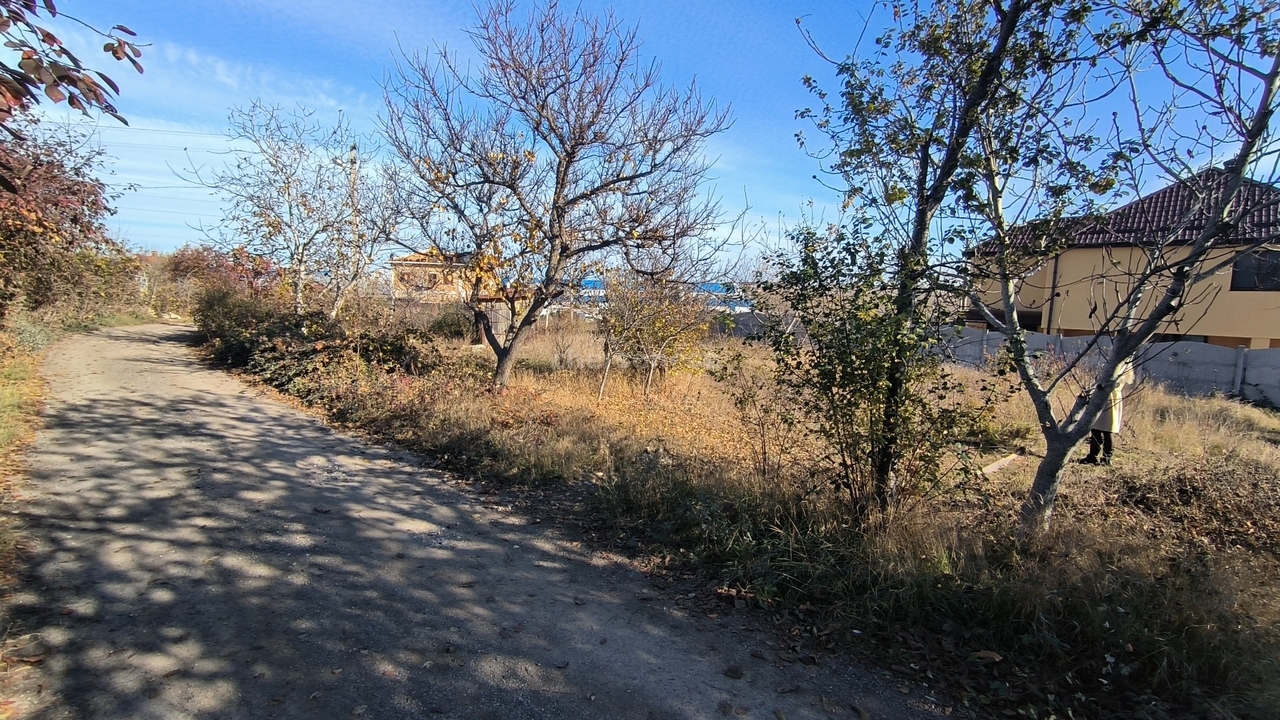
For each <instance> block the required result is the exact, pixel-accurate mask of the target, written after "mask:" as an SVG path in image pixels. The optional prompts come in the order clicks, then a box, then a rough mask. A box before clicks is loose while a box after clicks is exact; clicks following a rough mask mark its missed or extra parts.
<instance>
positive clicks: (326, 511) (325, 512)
mask: <svg viewBox="0 0 1280 720" xmlns="http://www.w3.org/2000/svg"><path fill="white" fill-rule="evenodd" d="M311 509H312V510H314V511H316V512H318V513H320V514H321V515H328V514H329V512H330V510H329V508H322V507H313V508H311Z"/></svg>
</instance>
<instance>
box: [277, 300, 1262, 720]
mask: <svg viewBox="0 0 1280 720" xmlns="http://www.w3.org/2000/svg"><path fill="white" fill-rule="evenodd" d="M598 347H599V346H598V342H597V341H596V340H595V339H594V338H593V337H592V336H590V334H589V333H587V332H585V331H584V328H583V327H581V326H580V325H579V326H569V327H561V328H552V329H549V330H547V331H545V332H541V333H539V334H538V335H537V336H535V338H533V341H532V342H531V343H530V344H529V345H528V346H527V347H526V348H525V354H524V357H525V360H524V362H522V363H521V364H520V365H519V366H518V368H517V372H516V374H515V378H514V382H513V383H512V386H511V388H509V389H508V390H506V391H505V392H502V393H495V392H492V391H490V390H488V389H486V387H487V374H488V371H489V368H488V363H489V362H490V358H489V355H488V354H487V353H486V352H484V351H483V350H481V351H479V352H477V351H475V350H473V349H471V348H469V347H467V346H465V345H462V344H454V345H449V346H446V347H445V348H444V353H443V359H442V360H441V362H440V363H439V365H438V366H437V367H436V369H435V370H434V371H432V372H430V373H428V374H426V375H424V376H421V377H410V376H406V375H403V374H399V373H396V372H387V371H384V370H380V369H378V368H377V367H374V366H372V365H370V364H369V363H368V362H365V361H362V360H360V359H359V358H358V357H355V356H354V355H353V354H351V353H349V352H346V353H344V352H340V351H337V350H334V349H333V348H330V349H327V350H325V351H323V352H319V351H316V350H315V349H314V348H311V349H305V348H304V349H303V350H302V351H299V352H298V353H295V354H293V355H288V354H286V355H288V357H285V358H284V359H279V358H277V359H276V360H274V361H273V362H274V363H275V365H290V364H291V363H292V365H293V366H297V367H302V366H305V367H306V368H308V369H307V371H306V372H290V373H284V374H283V375H273V376H272V377H275V378H276V384H277V385H280V386H281V387H283V388H284V389H286V390H287V391H289V392H292V393H294V394H295V395H298V396H300V397H302V398H304V399H307V400H308V401H310V402H312V403H315V404H317V405H320V406H322V407H324V408H325V409H326V410H327V411H328V412H329V413H330V414H331V415H332V416H333V417H335V418H337V419H339V420H341V421H344V422H347V423H350V424H352V425H355V426H359V427H361V428H363V429H365V430H367V431H370V432H373V433H375V434H377V435H380V436H382V437H385V438H388V439H393V440H396V441H398V442H400V443H402V444H404V445H407V446H410V447H414V448H417V449H420V450H423V451H426V452H429V453H431V454H432V455H434V456H435V457H436V458H437V460H438V461H439V462H441V463H442V464H444V465H446V466H449V467H452V468H454V469H457V470H459V471H461V472H464V473H468V474H472V475H476V476H483V477H486V478H506V479H508V480H510V481H512V482H518V483H548V482H550V483H561V482H565V483H571V484H580V483H590V484H591V485H593V486H594V487H595V488H596V493H595V497H596V504H595V511H596V512H597V513H599V514H600V515H601V516H602V517H603V518H605V519H606V520H607V521H608V526H609V528H610V529H609V532H610V533H611V534H612V536H613V537H615V538H617V539H618V540H620V541H622V540H626V541H628V542H630V543H631V544H633V546H634V545H635V544H639V545H640V546H641V547H645V546H648V547H652V548H655V550H656V551H657V552H658V553H659V554H660V555H661V556H663V557H665V558H666V559H667V562H678V563H681V564H685V565H687V566H688V565H692V566H696V567H700V568H701V569H702V570H703V571H704V572H708V573H714V574H717V575H719V576H720V577H721V578H722V579H723V580H724V581H725V582H726V583H729V584H731V585H734V586H736V587H738V588H739V589H741V590H742V591H744V592H745V593H747V594H748V595H749V596H751V597H754V598H756V599H757V600H758V601H760V602H761V603H762V604H764V605H765V606H767V607H770V608H773V609H774V610H775V611H777V612H778V613H780V614H779V617H787V618H791V621H792V622H795V623H797V627H798V628H800V629H802V630H803V631H805V632H808V631H813V632H815V633H818V634H819V636H820V637H821V638H822V640H823V641H824V642H828V643H833V644H837V645H839V646H840V647H842V648H844V649H852V650H853V651H855V652H866V653H868V654H869V655H871V656H873V657H874V658H876V660H877V661H879V662H885V663H886V664H888V663H893V664H895V665H897V666H898V667H900V668H904V669H906V672H907V674H915V675H920V676H921V679H922V680H924V679H927V681H928V682H929V684H930V685H931V686H932V687H934V688H935V690H937V691H940V692H942V693H944V694H947V695H948V696H949V697H951V698H953V699H955V700H956V702H957V703H959V704H958V705H957V710H958V711H960V710H965V708H966V706H968V709H969V711H970V713H971V714H977V715H984V714H986V713H987V712H989V711H994V710H995V709H1000V710H1002V711H1003V710H1008V711H1010V712H1014V713H1022V714H1024V715H1027V716H1032V715H1030V714H1031V713H1035V715H1034V716H1036V717H1048V716H1050V714H1052V713H1057V714H1058V715H1057V716H1058V717H1064V716H1068V715H1067V714H1068V713H1074V716H1075V717H1081V716H1088V717H1096V716H1103V715H1108V716H1117V715H1124V716H1131V717H1194V716H1203V717H1223V718H1229V717H1254V718H1269V717H1276V716H1280V691H1278V690H1277V689H1278V688H1280V604H1278V599H1280V595H1278V594H1277V591H1276V580H1277V579H1280V562H1278V561H1277V557H1278V552H1277V551H1278V550H1280V487H1277V486H1278V485H1280V481H1278V480H1277V478H1278V477H1280V416H1277V415H1276V414H1275V413H1273V412H1270V411H1265V410H1261V409H1258V408H1252V407H1247V406H1244V405H1241V404H1239V403H1235V402H1232V401H1229V400H1224V399H1214V398H1210V399H1187V398H1181V397H1176V396H1173V395H1169V394H1166V393H1164V392H1162V391H1160V390H1159V389H1158V388H1152V387H1145V388H1141V390H1140V392H1138V393H1135V394H1134V395H1133V397H1132V401H1131V402H1130V403H1129V414H1128V420H1127V423H1128V424H1127V427H1126V429H1125V430H1124V431H1123V432H1122V433H1121V434H1120V435H1119V437H1118V438H1117V443H1118V448H1117V458H1116V464H1115V466H1114V467H1111V468H1083V467H1079V466H1073V467H1072V468H1071V469H1070V470H1069V472H1068V477H1067V479H1066V481H1065V485H1064V492H1063V495H1062V500H1061V503H1060V507H1059V511H1058V514H1057V516H1056V518H1057V519H1056V528H1055V530H1054V532H1053V533H1052V535H1051V536H1050V537H1048V538H1046V539H1044V541H1043V542H1041V543H1040V544H1039V545H1037V546H1035V547H1027V546H1025V545H1022V544H1020V543H1018V542H1017V541H1016V540H1015V539H1014V537H1013V532H1012V530H1013V522H1014V517H1015V515H1016V510H1017V505H1018V503H1019V502H1020V501H1021V499H1022V497H1023V495H1024V493H1025V492H1026V489H1027V487H1028V486H1029V483H1030V477H1031V474H1032V472H1033V471H1034V466H1035V462H1036V459H1037V458H1036V455H1037V454H1038V453H1039V452H1040V450H1041V446H1040V440H1039V436H1038V434H1037V433H1035V432H1034V427H1035V420H1034V416H1033V414H1032V412H1031V409H1030V407H1029V406H1028V403H1027V402H1026V401H1025V399H1024V398H1023V397H1022V396H1021V395H1013V396H1011V397H1010V399H1009V400H1008V401H1007V402H1005V403H1004V404H1003V405H1002V406H1000V407H998V408H995V412H993V414H992V420H991V427H990V428H986V429H984V431H983V432H982V433H980V435H981V440H982V441H983V442H985V443H987V446H986V447H966V448H960V449H959V450H961V451H963V452H964V453H966V454H969V455H977V461H978V462H981V461H983V460H985V459H987V458H995V457H999V456H1001V455H1003V454H1005V453H1008V452H1010V451H1011V450H1013V449H1014V447H1016V446H1026V450H1027V455H1026V456H1025V457H1023V458H1020V459H1019V460H1018V461H1016V462H1014V463H1013V464H1012V465H1010V466H1009V467H1008V468H1007V469H1005V470H1003V471H1001V472H1000V473H999V474H997V475H995V476H994V477H991V478H987V479H985V480H983V481H981V482H972V481H965V482H961V480H960V476H957V479H956V482H955V483H954V484H952V485H950V486H947V487H942V488H937V489H936V490H935V492H934V493H932V494H931V495H929V496H927V497H924V498H921V499H918V500H917V501H915V502H914V503H912V504H911V505H909V507H908V508H906V509H904V510H902V511H900V512H899V513H898V514H897V515H896V516H895V517H894V518H892V521H891V522H890V523H889V524H888V526H887V529H884V530H881V531H877V532H873V533H867V532H862V531H860V530H859V529H858V528H856V527H853V526H852V525H851V524H850V523H849V522H848V520H847V518H846V517H845V514H844V513H843V511H842V508H841V506H840V503H839V500H838V498H837V497H836V496H835V495H834V494H832V493H829V492H823V491H822V490H821V488H820V487H819V488H815V487H814V486H813V480H812V473H811V468H810V466H809V465H808V464H807V463H806V462H805V458H806V456H807V455H809V454H810V451H811V450H812V447H811V446H806V445H805V441H804V440H803V439H798V438H791V439H783V440H779V439H778V438H781V437H782V436H781V435H779V436H777V437H775V438H773V440H771V442H776V443H778V444H779V445H781V447H779V448H778V449H777V452H778V453H781V454H782V456H783V457H784V458H786V461H785V462H783V463H781V464H779V465H778V466H777V469H776V470H774V471H770V472H769V473H768V474H767V475H763V474H762V473H761V471H760V465H759V464H758V463H757V462H756V461H755V459H754V456H753V453H752V450H751V448H753V447H754V446H756V445H758V444H759V442H760V433H761V428H760V426H759V425H758V424H752V422H746V421H745V420H748V419H749V418H744V416H743V414H742V413H740V412H739V408H738V407H735V405H734V403H733V401H732V399H731V397H730V394H729V393H728V392H727V388H726V387H725V386H724V385H722V384H720V383H717V382H715V381H713V380H711V379H710V378H709V377H708V376H707V375H705V374H685V375H673V376H672V377H670V378H667V379H666V380H665V381H664V383H663V385H662V386H661V392H659V393H657V394H655V395H653V396H651V397H649V398H647V399H646V398H645V397H644V396H643V392H642V390H641V388H640V384H639V383H638V382H637V380H636V378H634V377H633V376H629V375H628V374H626V373H618V374H617V375H616V376H615V378H614V379H613V380H611V381H610V383H609V387H608V388H607V392H606V394H605V399H604V401H603V402H599V403H597V401H596V394H597V390H598V383H599V371H598V369H597V367H596V366H597V365H598V364H599V361H600V355H599V349H598ZM290 358H292V359H290ZM758 359H759V358H757V360H758ZM268 364H270V363H268ZM268 374H269V375H270V373H268ZM279 378H285V380H280V379H279ZM972 378H973V380H974V381H975V382H981V380H982V378H981V377H980V376H979V375H977V374H973V375H972ZM1062 400H1063V401H1064V402H1065V401H1068V400H1070V398H1069V397H1064V398H1062ZM787 451H789V454H788V452H787ZM852 627H857V628H859V629H860V630H862V631H863V632H862V633H860V634H853V633H851V632H847V631H845V630H841V629H839V628H845V629H848V628H852ZM819 630H820V631H821V632H819ZM996 657H999V658H1000V659H999V660H994V659H993V658H996ZM926 674H927V675H926Z"/></svg>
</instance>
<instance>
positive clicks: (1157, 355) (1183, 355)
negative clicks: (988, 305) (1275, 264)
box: [947, 328, 1280, 407]
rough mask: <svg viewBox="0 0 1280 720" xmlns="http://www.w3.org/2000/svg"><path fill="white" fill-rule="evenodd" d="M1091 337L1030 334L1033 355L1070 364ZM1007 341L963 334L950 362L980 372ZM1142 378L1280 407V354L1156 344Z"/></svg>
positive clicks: (987, 333)
mask: <svg viewBox="0 0 1280 720" xmlns="http://www.w3.org/2000/svg"><path fill="white" fill-rule="evenodd" d="M1092 340H1093V338H1090V337H1062V336H1060V335H1044V334H1042V333H1027V348H1028V349H1029V350H1030V351H1031V352H1033V353H1034V352H1044V353H1053V354H1059V355H1062V356H1064V357H1067V358H1070V357H1074V356H1075V355H1077V354H1079V353H1080V352H1082V351H1084V350H1085V348H1087V347H1089V343H1090V342H1091V341H1092ZM1003 342H1004V336H1003V335H1001V334H1000V333H998V332H995V331H992V330H978V329H975V328H964V329H962V330H961V332H960V334H959V336H958V337H956V338H955V339H954V340H952V341H951V342H949V343H947V351H948V353H949V357H950V358H951V359H952V360H953V361H954V362H957V363H960V364H962V365H969V366H972V367H981V366H982V365H984V364H985V363H986V361H987V358H988V357H991V356H994V355H995V354H997V353H999V351H1000V346H1001V344H1002V343H1003ZM1110 347H1111V338H1108V337H1103V338H1099V339H1098V341H1097V344H1096V345H1095V347H1094V349H1093V350H1092V351H1091V352H1090V353H1089V355H1090V357H1089V358H1086V360H1085V366H1086V367H1089V366H1091V365H1094V364H1095V363H1097V362H1099V361H1101V360H1102V359H1103V358H1104V357H1105V356H1106V351H1107V350H1109V349H1110ZM1137 362H1138V368H1139V369H1138V373H1139V375H1140V377H1141V378H1142V379H1143V380H1145V381H1148V382H1154V383H1157V384H1159V385H1162V386H1164V387H1166V388H1168V389H1169V390H1171V391H1173V392H1176V393H1180V394H1184V395H1213V394H1223V395H1237V396H1239V397H1242V398H1244V399H1246V400H1248V401H1250V402H1257V403H1261V404H1263V405H1269V406H1272V407H1280V348H1272V349H1267V350H1248V349H1246V348H1243V347H1241V348H1227V347H1221V346H1219V345H1210V344H1208V343H1197V342H1170V343H1151V344H1150V345H1148V346H1147V347H1146V348H1144V349H1143V351H1142V352H1141V353H1139V355H1138V358H1137Z"/></svg>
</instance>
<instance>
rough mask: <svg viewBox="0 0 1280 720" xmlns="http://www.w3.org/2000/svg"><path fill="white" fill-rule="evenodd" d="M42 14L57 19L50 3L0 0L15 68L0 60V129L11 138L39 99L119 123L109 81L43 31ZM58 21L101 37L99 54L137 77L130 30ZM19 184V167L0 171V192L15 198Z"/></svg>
mask: <svg viewBox="0 0 1280 720" xmlns="http://www.w3.org/2000/svg"><path fill="white" fill-rule="evenodd" d="M42 13H43V14H44V15H47V17H48V19H49V20H52V19H54V18H56V17H58V11H57V8H56V7H55V6H54V3H53V1H52V0H40V1H39V2H37V0H0V37H3V38H4V40H5V43H4V44H5V47H6V48H8V49H9V51H10V52H11V53H13V54H15V55H17V58H18V59H17V61H16V62H13V61H12V60H10V61H9V62H5V61H3V60H0V127H3V128H4V129H5V130H7V131H8V132H9V133H10V135H16V134H17V129H16V128H15V127H14V125H13V122H14V120H15V118H16V117H17V116H18V115H19V114H20V113H23V112H24V111H26V110H28V109H30V108H31V106H33V105H36V104H38V103H40V102H41V97H40V96H41V95H44V96H45V97H47V98H48V99H49V100H52V101H53V102H55V103H60V102H66V103H67V105H69V106H70V107H72V108H74V109H76V110H79V111H81V112H84V113H86V114H87V113H88V112H89V108H97V109H99V110H101V111H103V112H105V113H107V114H108V115H111V116H112V117H114V118H116V119H117V120H119V121H120V122H125V119H124V118H123V117H121V116H120V115H119V113H117V112H116V107H115V104H114V100H115V96H116V94H118V93H119V92H120V88H119V87H118V86H117V85H116V83H115V81H114V80H112V79H111V78H110V77H108V76H107V75H106V74H104V73H102V72H99V71H96V70H91V69H89V68H88V67H86V66H85V65H84V63H83V62H82V61H81V60H80V58H79V57H78V56H77V55H76V54H75V53H73V52H72V51H71V50H70V49H69V48H67V47H66V45H64V44H63V42H62V40H60V39H59V38H58V36H57V35H55V34H54V33H53V32H52V31H51V30H50V29H49V27H48V22H46V20H45V18H44V17H42ZM62 18H64V19H66V20H69V21H71V22H74V23H76V24H79V25H80V26H82V27H86V28H89V29H90V30H91V31H93V32H95V33H97V34H98V35H100V36H102V37H103V39H105V40H106V43H105V44H104V45H103V47H102V50H103V52H105V53H107V54H108V55H110V56H111V57H113V58H115V59H116V60H117V61H121V60H123V61H127V62H128V63H129V64H131V65H132V66H133V67H134V69H135V70H137V71H138V72H142V65H141V64H140V63H139V62H138V58H140V57H142V50H141V49H140V48H139V47H138V45H137V44H136V43H135V42H134V41H133V40H132V38H133V37H134V32H133V31H132V30H130V29H129V28H127V27H125V26H123V25H115V26H113V27H111V28H110V29H108V30H98V29H96V28H94V27H93V26H91V25H88V24H86V23H84V22H82V21H80V20H77V19H76V18H74V17H71V16H69V15H62ZM126 124H127V123H126ZM23 180H24V177H23V175H22V169H21V168H20V167H13V166H8V165H0V188H3V189H4V190H7V191H9V192H17V188H18V185H19V184H21V182H22V181H23Z"/></svg>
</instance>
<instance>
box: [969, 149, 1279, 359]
mask: <svg viewBox="0 0 1280 720" xmlns="http://www.w3.org/2000/svg"><path fill="white" fill-rule="evenodd" d="M1226 177H1227V176H1226V174H1225V173H1223V172H1222V171H1220V170H1216V169H1210V170H1205V171H1202V172H1200V173H1198V174H1197V175H1196V176H1195V177H1193V178H1191V179H1189V180H1187V181H1183V182H1180V183H1178V184H1175V185H1170V186H1169V187H1166V188H1164V189H1162V190H1158V191H1156V192H1154V193H1151V194H1149V195H1146V196H1144V197H1142V198H1139V199H1137V200H1135V201H1133V202H1131V203H1129V204H1128V205H1125V206H1124V207H1121V208H1119V209H1117V210H1115V211H1113V212H1111V213H1108V214H1106V215H1104V216H1102V217H1100V218H1097V219H1093V220H1089V221H1079V222H1077V223H1074V224H1072V225H1068V226H1067V227H1068V230H1067V231H1066V232H1065V233H1064V242H1063V243H1062V245H1061V247H1062V248H1063V249H1062V250H1060V251H1059V252H1057V253H1056V254H1052V255H1049V256H1048V257H1047V259H1045V260H1043V261H1042V262H1039V263H1036V264H1035V265H1034V266H1033V267H1032V268H1031V269H1030V270H1029V271H1028V272H1027V274H1026V275H1025V277H1024V279H1023V280H1022V282H1021V284H1020V285H1019V288H1018V295H1017V309H1018V317H1019V320H1020V322H1021V324H1022V326H1023V327H1025V328H1026V329H1028V330H1035V331H1038V332H1043V333H1048V334H1053V335H1056V334H1061V335H1064V336H1067V337H1071V336H1078V335H1092V334H1094V333H1095V332H1097V331H1098V330H1099V329H1101V328H1102V326H1103V322H1104V320H1105V319H1106V318H1107V317H1108V316H1109V315H1110V314H1111V313H1112V312H1114V311H1115V310H1116V309H1117V308H1118V307H1120V305H1121V303H1122V302H1123V299H1124V298H1126V297H1127V296H1128V294H1129V291H1130V289H1131V288H1132V287H1133V278H1134V276H1135V274H1137V273H1139V272H1141V271H1143V270H1145V268H1147V267H1148V264H1149V263H1150V262H1151V256H1152V251H1153V248H1156V247H1159V248H1160V261H1161V262H1168V261H1171V260H1174V261H1176V260H1177V259H1179V258H1180V257H1185V256H1186V253H1187V246H1188V243H1189V242H1191V241H1192V240H1193V239H1194V238H1195V237H1196V236H1197V235H1198V234H1199V233H1200V231H1201V230H1202V229H1203V227H1204V219H1205V217H1204V216H1203V214H1202V213H1201V212H1200V211H1199V208H1200V207H1201V205H1202V203H1200V202H1199V201H1200V198H1202V197H1204V195H1205V194H1210V195H1211V194H1212V193H1213V192H1214V191H1215V189H1217V190H1220V189H1221V188H1222V186H1223V185H1224V183H1225V179H1226ZM1235 206H1236V207H1237V208H1239V216H1238V218H1237V219H1236V222H1235V224H1234V227H1233V228H1232V229H1231V230H1230V234H1229V235H1228V236H1227V242H1226V243H1225V244H1224V245H1223V246H1222V250H1221V251H1219V252H1218V253H1217V255H1216V256H1214V257H1211V258H1210V259H1209V263H1208V266H1212V265H1214V264H1216V263H1217V262H1218V261H1220V260H1223V259H1230V258H1231V257H1232V256H1234V255H1237V254H1239V253H1240V250H1241V249H1242V248H1245V247H1252V246H1254V245H1256V244H1257V243H1259V242H1266V243H1267V244H1265V245H1263V246H1262V247H1260V248H1259V249H1257V250H1254V251H1252V252H1249V253H1245V254H1243V255H1241V256H1240V257H1239V258H1237V259H1236V260H1235V261H1234V262H1232V263H1228V264H1227V265H1226V266H1225V267H1224V268H1223V269H1222V270H1220V271H1219V272H1217V273H1216V274H1215V275H1213V276H1212V277H1210V278H1209V279H1207V280H1206V281H1204V282H1203V283H1201V284H1199V285H1197V286H1196V287H1195V288H1194V289H1193V290H1192V291H1191V294H1190V296H1189V297H1188V300H1187V303H1186V306H1185V307H1184V308H1183V310H1182V311H1181V312H1179V313H1178V314H1177V315H1175V316H1174V317H1173V318H1171V319H1170V320H1169V321H1168V322H1167V323H1166V324H1165V326H1164V327H1163V328H1162V329H1161V333H1160V335H1158V336H1157V337H1155V338H1153V339H1154V340H1156V341H1172V340H1189V341H1200V342H1207V343H1211V344H1214V345H1222V346H1226V347H1237V346H1241V345H1243V346H1245V347H1249V348H1251V349H1261V348H1273V347H1280V188H1276V187H1275V186H1273V185H1269V184H1265V183H1259V182H1255V181H1252V180H1246V181H1245V185H1244V187H1243V188H1241V191H1240V194H1239V195H1238V196H1237V201H1236V203H1235ZM971 257H972V258H973V259H974V261H975V263H976V264H980V263H981V257H982V247H981V246H979V248H978V249H977V252H975V253H973V255H972V256H971ZM979 295H980V297H981V299H982V300H983V302H984V303H986V304H987V305H988V307H990V308H991V309H992V310H993V312H994V314H995V315H996V317H997V318H999V317H1000V316H1001V315H1002V314H1003V313H1002V312H1001V311H1000V310H999V308H1000V306H1001V303H1000V295H999V291H998V289H996V288H995V287H994V286H990V287H987V288H985V289H984V290H983V292H980V293H979ZM1158 296H1159V287H1156V288H1153V289H1152V290H1151V291H1149V292H1147V296H1146V298H1145V303H1146V305H1147V306H1148V307H1149V306H1150V305H1151V304H1153V303H1154V302H1156V300H1157V299H1158ZM1142 314H1143V313H1139V317H1141V316H1142ZM980 317H981V315H980V313H977V311H976V310H975V311H971V312H970V315H969V319H970V321H974V320H978V319H979V318H980Z"/></svg>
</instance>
